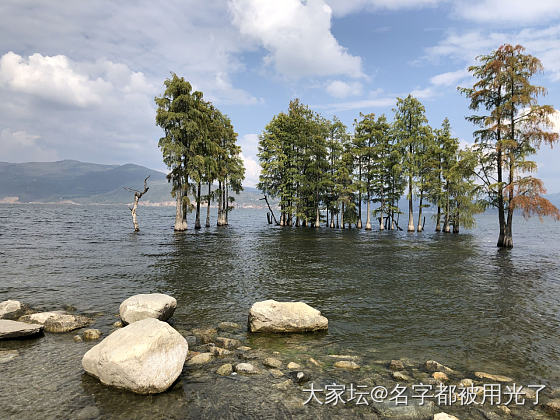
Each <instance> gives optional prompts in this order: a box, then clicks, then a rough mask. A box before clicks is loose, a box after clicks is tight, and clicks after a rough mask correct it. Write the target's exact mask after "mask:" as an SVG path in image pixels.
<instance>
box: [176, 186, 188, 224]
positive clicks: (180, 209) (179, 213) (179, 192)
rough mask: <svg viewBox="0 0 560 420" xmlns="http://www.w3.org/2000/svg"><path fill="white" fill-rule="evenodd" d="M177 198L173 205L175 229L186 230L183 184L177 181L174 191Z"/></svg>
mask: <svg viewBox="0 0 560 420" xmlns="http://www.w3.org/2000/svg"><path fill="white" fill-rule="evenodd" d="M175 198H176V200H177V202H176V207H175V228H174V229H175V231H176V232H182V231H185V230H187V217H186V215H185V214H183V213H184V210H185V209H184V206H183V185H182V184H181V183H180V182H179V183H178V185H177V188H176V191H175Z"/></svg>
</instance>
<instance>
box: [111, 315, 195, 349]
mask: <svg viewBox="0 0 560 420" xmlns="http://www.w3.org/2000/svg"><path fill="white" fill-rule="evenodd" d="M113 327H115V328H122V327H123V323H122V321H115V322H113ZM189 346H190V343H189Z"/></svg>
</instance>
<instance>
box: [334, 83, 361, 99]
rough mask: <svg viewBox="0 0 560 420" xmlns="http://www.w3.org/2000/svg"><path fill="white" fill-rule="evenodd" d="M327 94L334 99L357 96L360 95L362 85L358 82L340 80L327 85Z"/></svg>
mask: <svg viewBox="0 0 560 420" xmlns="http://www.w3.org/2000/svg"><path fill="white" fill-rule="evenodd" d="M326 89H327V92H328V93H329V95H331V96H334V97H335V98H347V97H349V96H358V95H360V94H361V93H362V89H363V87H362V84H361V83H360V82H343V81H342V80H333V81H331V82H329V83H328V84H327V88H326Z"/></svg>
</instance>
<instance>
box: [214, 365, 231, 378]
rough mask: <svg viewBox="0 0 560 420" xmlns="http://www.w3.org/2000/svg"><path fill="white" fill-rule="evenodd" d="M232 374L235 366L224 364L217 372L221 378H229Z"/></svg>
mask: <svg viewBox="0 0 560 420" xmlns="http://www.w3.org/2000/svg"><path fill="white" fill-rule="evenodd" d="M232 372H233V366H232V365H231V363H226V364H223V365H222V366H220V367H219V368H218V369H217V370H216V373H217V374H218V375H221V376H229V375H231V373H232Z"/></svg>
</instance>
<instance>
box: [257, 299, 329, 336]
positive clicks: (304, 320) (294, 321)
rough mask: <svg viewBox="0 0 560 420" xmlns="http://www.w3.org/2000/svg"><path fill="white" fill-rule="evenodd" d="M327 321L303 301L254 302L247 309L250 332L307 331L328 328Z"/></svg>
mask: <svg viewBox="0 0 560 420" xmlns="http://www.w3.org/2000/svg"><path fill="white" fill-rule="evenodd" d="M328 326H329V321H328V320H327V318H325V317H324V316H322V315H321V312H319V311H318V310H317V309H314V308H312V307H311V306H309V305H307V304H306V303H303V302H276V301H275V300H265V301H263V302H256V303H254V304H253V306H252V307H251V309H250V311H249V331H251V332H274V333H290V332H309V331H321V330H326V329H328Z"/></svg>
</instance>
